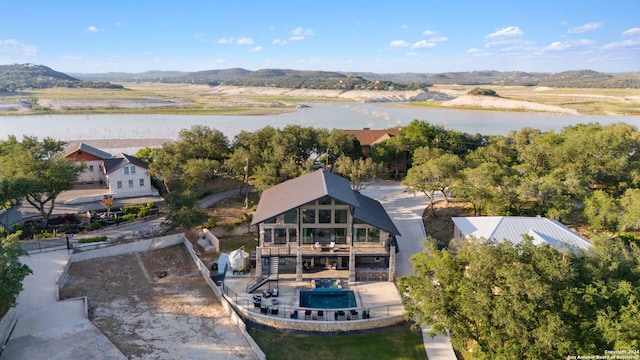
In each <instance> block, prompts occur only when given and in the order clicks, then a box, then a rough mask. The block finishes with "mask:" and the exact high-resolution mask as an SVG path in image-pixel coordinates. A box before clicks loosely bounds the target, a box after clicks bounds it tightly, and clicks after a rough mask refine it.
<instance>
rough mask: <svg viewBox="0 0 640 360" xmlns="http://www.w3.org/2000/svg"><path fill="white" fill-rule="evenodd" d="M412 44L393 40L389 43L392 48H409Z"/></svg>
mask: <svg viewBox="0 0 640 360" xmlns="http://www.w3.org/2000/svg"><path fill="white" fill-rule="evenodd" d="M409 45H410V44H409V43H408V42H406V41H404V40H393V41H392V42H390V43H389V46H390V47H407V46H409Z"/></svg>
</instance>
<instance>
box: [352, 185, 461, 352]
mask: <svg viewBox="0 0 640 360" xmlns="http://www.w3.org/2000/svg"><path fill="white" fill-rule="evenodd" d="M361 193H362V194H363V195H366V196H369V197H371V198H373V199H376V200H378V201H379V202H380V203H381V204H382V206H384V208H385V210H386V211H387V213H388V214H389V216H391V218H392V219H393V222H394V223H395V224H396V227H397V228H398V230H400V233H401V234H402V236H400V237H398V247H399V248H400V251H399V252H398V254H397V256H396V275H397V276H408V275H413V266H412V265H411V262H410V261H409V258H410V257H411V255H413V254H415V253H418V252H420V251H422V240H423V239H424V238H425V237H426V236H427V235H426V233H425V230H424V224H423V222H422V213H423V212H424V210H425V209H426V208H427V205H429V199H428V198H427V197H426V196H425V195H424V194H416V195H413V194H411V193H408V192H406V191H405V190H404V186H402V185H401V184H400V182H397V181H383V182H378V183H375V184H372V185H369V186H368V187H367V188H366V189H365V190H363V191H361ZM439 199H440V198H439V197H437V196H436V200H439ZM430 331H431V327H427V326H423V327H422V338H423V339H424V348H425V350H426V352H427V357H428V358H429V360H456V355H455V353H454V352H453V347H452V346H451V339H450V338H449V336H448V335H438V336H434V337H431V336H430V335H429V332H430Z"/></svg>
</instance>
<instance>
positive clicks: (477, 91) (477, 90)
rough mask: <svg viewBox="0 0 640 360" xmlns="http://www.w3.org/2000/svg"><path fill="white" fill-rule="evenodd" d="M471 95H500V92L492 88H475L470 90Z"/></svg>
mask: <svg viewBox="0 0 640 360" xmlns="http://www.w3.org/2000/svg"><path fill="white" fill-rule="evenodd" d="M468 94H469V95H476V96H498V93H496V92H495V91H493V90H491V89H483V88H479V87H477V88H475V89H473V90H471V91H469V92H468Z"/></svg>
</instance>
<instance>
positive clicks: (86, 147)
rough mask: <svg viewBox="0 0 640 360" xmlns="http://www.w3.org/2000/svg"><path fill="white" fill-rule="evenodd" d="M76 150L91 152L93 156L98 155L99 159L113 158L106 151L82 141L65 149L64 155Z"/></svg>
mask: <svg viewBox="0 0 640 360" xmlns="http://www.w3.org/2000/svg"><path fill="white" fill-rule="evenodd" d="M78 150H80V151H84V152H86V153H87V154H91V155H93V156H95V157H98V158H100V159H110V158H113V155H111V154H109V153H108V152H105V151H102V150H100V149H98V148H95V147H93V146H91V145H88V144H85V143H82V142H81V143H79V144H78V146H76V147H73V148H69V149H67V151H66V154H65V155H69V154H72V153H74V152H76V151H78Z"/></svg>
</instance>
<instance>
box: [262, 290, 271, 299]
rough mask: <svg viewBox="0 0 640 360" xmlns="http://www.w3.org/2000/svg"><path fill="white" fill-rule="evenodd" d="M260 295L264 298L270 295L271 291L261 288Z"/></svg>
mask: <svg viewBox="0 0 640 360" xmlns="http://www.w3.org/2000/svg"><path fill="white" fill-rule="evenodd" d="M262 296H264V297H265V298H268V297H271V291H270V290H267V289H264V290H262Z"/></svg>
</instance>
